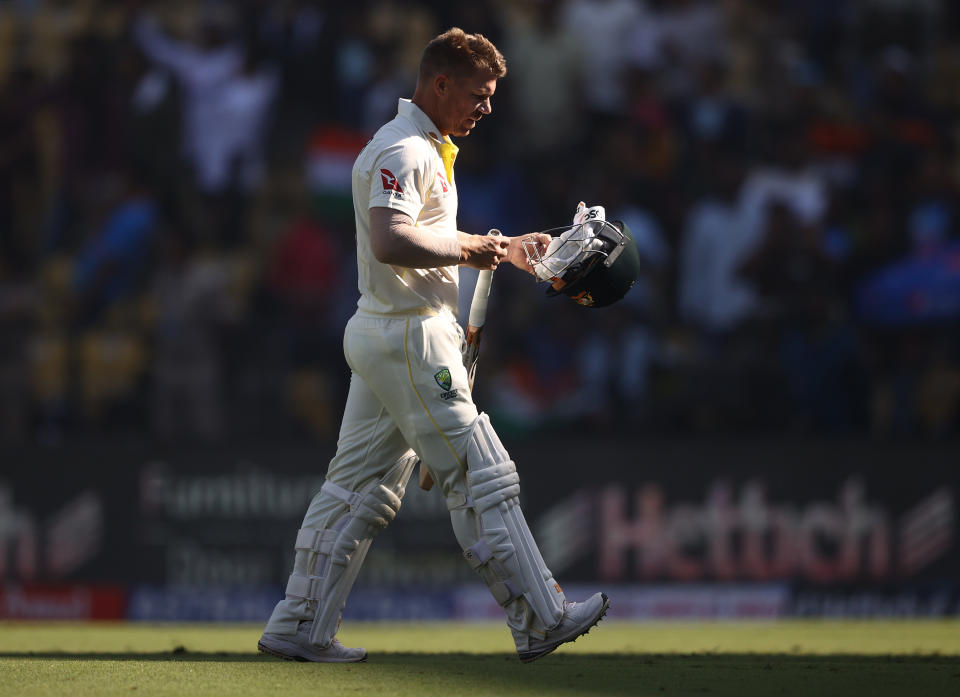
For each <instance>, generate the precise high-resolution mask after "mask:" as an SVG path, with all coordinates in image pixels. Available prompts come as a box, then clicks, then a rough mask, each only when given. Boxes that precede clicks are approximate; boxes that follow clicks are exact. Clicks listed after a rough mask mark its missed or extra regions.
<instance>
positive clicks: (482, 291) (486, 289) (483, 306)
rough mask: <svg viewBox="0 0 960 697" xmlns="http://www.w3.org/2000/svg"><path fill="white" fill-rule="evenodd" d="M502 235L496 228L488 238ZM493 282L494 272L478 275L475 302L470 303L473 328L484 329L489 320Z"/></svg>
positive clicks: (470, 318)
mask: <svg viewBox="0 0 960 697" xmlns="http://www.w3.org/2000/svg"><path fill="white" fill-rule="evenodd" d="M501 234H502V233H501V232H500V231H499V230H497V229H496V228H493V229H491V230H490V231H489V232H487V235H488V236H491V235H492V236H494V237H496V236H499V235H501ZM492 280H493V270H492V269H488V270H486V271H481V272H480V273H479V274H478V275H477V285H476V287H475V288H474V289H473V302H471V303H470V317H469V319H468V320H467V323H468V324H469V325H470V326H471V327H477V328H479V327H482V326H483V323H484V321H485V320H486V318H487V299H488V298H489V297H490V282H491V281H492Z"/></svg>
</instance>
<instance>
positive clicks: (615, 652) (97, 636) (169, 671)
mask: <svg viewBox="0 0 960 697" xmlns="http://www.w3.org/2000/svg"><path fill="white" fill-rule="evenodd" d="M261 629H262V628H261V627H260V626H252V625H236V624H224V625H199V624H146V623H118V624H112V623H42V622H39V623H18V622H0V695H11V696H12V695H18V696H23V697H31V696H47V695H71V696H72V695H78V696H81V697H82V696H86V695H90V696H94V695H97V696H99V695H170V696H176V697H179V696H181V695H182V696H183V697H187V696H190V697H193V696H194V695H245V696H247V695H249V696H259V695H270V697H278V696H281V695H282V696H283V697H288V696H290V695H309V696H310V697H316V696H317V695H343V694H349V695H376V696H377V697H387V696H392V695H410V696H416V697H434V696H438V697H439V696H440V695H444V696H445V695H449V694H454V695H470V696H471V697H474V696H482V695H497V696H500V695H503V696H510V697H515V696H516V697H523V696H526V695H531V696H532V695H568V696H570V697H574V696H579V695H631V696H632V697H648V696H657V697H659V696H661V695H674V696H676V695H684V696H685V695H696V696H697V697H726V696H727V695H729V696H731V697H732V696H734V695H735V696H736V697H754V696H757V697H759V696H761V695H763V696H767V695H774V696H779V695H790V696H797V697H803V696H807V695H811V696H814V695H815V696H817V697H824V696H829V695H843V697H851V696H853V695H870V696H871V697H882V696H886V695H890V696H893V695H897V696H898V697H901V696H902V697H921V696H926V695H930V696H931V697H932V696H940V695H943V696H947V695H957V694H960V621H957V620H952V621H951V620H944V621H936V620H935V621H908V620H904V621H882V620H875V621H778V622H757V623H742V622H709V623H666V624H662V623H634V622H624V621H615V620H605V621H604V622H602V623H601V624H600V625H599V627H597V628H594V629H593V630H592V631H591V632H590V634H588V635H587V636H586V637H582V638H581V639H579V640H578V641H577V642H576V643H574V644H570V645H565V646H563V647H561V648H560V649H559V650H557V651H556V652H555V653H553V654H551V655H549V656H546V657H544V658H542V659H541V660H539V661H537V662H536V663H533V664H530V665H524V664H521V663H520V662H519V661H518V660H517V658H516V655H515V654H514V653H513V651H512V648H513V647H512V641H511V639H510V636H509V633H508V632H507V630H506V629H505V628H504V626H503V625H501V624H486V623H483V624H463V623H425V624H413V623H350V624H349V625H348V624H345V625H344V627H343V631H342V632H341V634H340V638H341V639H342V640H343V641H344V643H345V644H347V645H348V646H365V647H366V648H367V650H368V651H369V652H370V659H369V661H368V662H366V663H358V664H339V665H330V664H308V663H292V662H287V661H281V660H278V659H275V658H272V657H269V656H265V655H262V654H258V653H257V652H256V643H257V639H258V638H259V635H260V632H261Z"/></svg>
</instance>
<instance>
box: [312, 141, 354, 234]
mask: <svg viewBox="0 0 960 697" xmlns="http://www.w3.org/2000/svg"><path fill="white" fill-rule="evenodd" d="M367 140H368V138H367V136H366V135H364V134H363V133H361V132H359V131H353V130H350V129H347V128H344V127H342V126H337V125H331V124H325V125H322V126H320V127H318V128H317V129H316V131H314V132H313V135H311V137H310V143H309V145H308V147H307V162H306V169H307V172H306V177H307V185H308V186H309V187H310V192H311V194H312V195H313V197H314V200H315V201H316V204H317V210H318V211H319V212H320V215H321V216H322V217H323V219H324V220H325V221H327V222H330V223H337V222H343V223H347V222H352V221H353V198H352V195H351V191H350V185H351V182H350V173H351V170H352V169H353V162H354V160H356V159H357V155H359V154H360V151H361V150H363V146H364V145H366V144H367Z"/></svg>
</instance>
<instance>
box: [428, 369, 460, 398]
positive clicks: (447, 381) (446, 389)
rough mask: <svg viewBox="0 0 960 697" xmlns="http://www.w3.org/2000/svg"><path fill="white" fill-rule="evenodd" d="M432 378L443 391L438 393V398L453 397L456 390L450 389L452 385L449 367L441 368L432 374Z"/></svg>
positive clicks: (455, 394)
mask: <svg viewBox="0 0 960 697" xmlns="http://www.w3.org/2000/svg"><path fill="white" fill-rule="evenodd" d="M433 379H434V380H436V381H437V384H438V385H440V388H441V389H442V390H443V392H441V393H440V399H453V398H454V397H456V396H457V391H456V390H451V389H450V388H451V387H453V377H452V376H451V375H450V369H449V368H441V369H440V370H438V371H437V372H436V374H435V375H434V376H433Z"/></svg>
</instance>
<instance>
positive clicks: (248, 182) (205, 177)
mask: <svg viewBox="0 0 960 697" xmlns="http://www.w3.org/2000/svg"><path fill="white" fill-rule="evenodd" d="M208 21H209V20H208ZM134 32H135V35H136V37H137V40H138V42H139V44H140V46H141V48H142V49H143V51H144V53H146V55H147V56H148V57H149V58H150V59H151V60H153V61H155V62H156V63H157V64H158V65H161V66H163V67H165V68H167V69H169V70H171V71H172V72H173V73H174V74H175V75H176V76H177V78H178V80H179V81H180V83H181V85H182V86H183V91H184V127H183V133H184V150H185V155H186V158H187V161H188V162H189V163H190V164H191V166H192V168H193V170H194V175H195V178H196V185H197V187H198V188H199V190H200V192H201V193H202V194H204V197H205V204H206V205H205V208H206V209H207V215H208V216H209V218H210V220H209V224H210V225H211V226H212V227H213V229H214V234H215V239H214V240H213V241H214V242H216V243H225V244H228V245H233V244H236V243H238V242H243V241H245V240H244V239H243V231H242V229H241V228H242V224H243V215H242V214H243V205H244V203H245V201H246V197H247V195H248V194H249V193H250V192H251V191H252V190H253V189H254V188H255V187H256V186H257V185H258V184H259V183H260V180H261V178H262V176H263V168H264V147H263V146H264V142H265V137H266V129H267V124H268V119H269V115H270V110H271V107H272V105H273V102H274V100H275V98H276V94H277V88H278V75H277V73H276V72H275V71H274V69H273V68H271V67H270V66H269V65H267V63H266V62H265V61H264V60H263V59H262V56H261V55H259V53H258V50H257V48H258V47H257V45H249V46H243V45H241V44H238V43H237V42H234V41H229V40H228V39H227V35H226V28H225V27H224V26H222V25H221V24H219V23H206V24H204V25H203V26H202V32H201V35H202V37H203V40H202V42H201V44H200V45H199V46H193V45H191V44H188V43H185V42H181V41H177V40H175V39H173V38H171V37H169V36H167V35H166V34H165V33H164V32H163V31H162V30H161V29H160V27H159V26H158V25H157V23H156V21H155V20H154V19H153V18H151V17H149V16H141V17H140V18H138V19H137V21H136V22H135V25H134Z"/></svg>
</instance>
